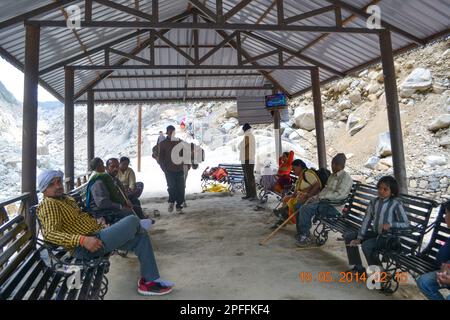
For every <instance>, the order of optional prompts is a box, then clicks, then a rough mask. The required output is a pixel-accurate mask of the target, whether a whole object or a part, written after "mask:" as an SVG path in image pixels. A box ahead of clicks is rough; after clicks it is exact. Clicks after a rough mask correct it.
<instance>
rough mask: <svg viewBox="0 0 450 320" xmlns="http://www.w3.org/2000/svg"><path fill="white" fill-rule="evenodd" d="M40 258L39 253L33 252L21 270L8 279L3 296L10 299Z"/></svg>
mask: <svg viewBox="0 0 450 320" xmlns="http://www.w3.org/2000/svg"><path fill="white" fill-rule="evenodd" d="M39 258H40V256H39V253H38V252H37V251H33V252H32V253H31V255H29V256H28V257H27V258H26V259H25V261H24V263H23V264H22V265H21V266H20V268H19V270H18V271H17V272H16V273H15V274H14V275H13V276H12V277H11V278H10V279H8V282H7V284H6V285H5V286H4V287H2V292H1V294H2V296H5V297H9V296H10V295H11V293H12V292H13V291H14V289H15V288H16V287H17V286H18V284H19V283H20V281H22V279H23V277H25V275H26V274H27V273H28V271H29V270H30V268H31V267H32V266H33V264H34V263H35V262H36V261H37V260H38V259H39Z"/></svg>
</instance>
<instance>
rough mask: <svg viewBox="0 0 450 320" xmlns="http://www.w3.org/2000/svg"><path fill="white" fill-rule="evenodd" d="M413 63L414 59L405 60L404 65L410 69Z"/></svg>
mask: <svg viewBox="0 0 450 320" xmlns="http://www.w3.org/2000/svg"><path fill="white" fill-rule="evenodd" d="M415 64H416V62H415V61H414V60H409V61H406V63H405V67H406V69H412V68H414V65H415Z"/></svg>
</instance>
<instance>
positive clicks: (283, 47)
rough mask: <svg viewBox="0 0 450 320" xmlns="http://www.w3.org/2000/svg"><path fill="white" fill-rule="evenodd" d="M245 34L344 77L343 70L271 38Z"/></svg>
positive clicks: (249, 33)
mask: <svg viewBox="0 0 450 320" xmlns="http://www.w3.org/2000/svg"><path fill="white" fill-rule="evenodd" d="M245 34H246V35H248V36H250V37H252V38H253V39H256V40H259V41H260V42H263V43H265V44H267V45H270V46H272V47H274V48H277V49H278V50H280V51H283V52H286V53H288V54H290V55H292V56H294V57H297V58H299V59H300V60H303V61H305V62H308V63H311V64H313V65H315V66H317V67H320V68H322V69H324V70H327V71H329V72H331V73H334V74H337V75H339V76H340V77H344V76H345V73H343V72H341V71H339V70H336V69H334V68H332V67H330V66H328V65H326V64H324V63H321V62H319V61H317V60H315V59H313V58H309V57H307V56H305V55H303V54H301V53H299V52H297V51H295V50H292V49H289V48H287V47H285V46H282V45H280V44H278V43H276V42H274V41H272V40H268V39H266V38H264V37H261V36H259V35H257V34H255V33H253V32H245ZM284 63H286V61H284V62H283V64H284Z"/></svg>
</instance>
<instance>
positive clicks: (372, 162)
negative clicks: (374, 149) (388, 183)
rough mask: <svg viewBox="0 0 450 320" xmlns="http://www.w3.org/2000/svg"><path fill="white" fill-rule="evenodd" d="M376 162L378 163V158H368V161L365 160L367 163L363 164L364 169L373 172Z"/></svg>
mask: <svg viewBox="0 0 450 320" xmlns="http://www.w3.org/2000/svg"><path fill="white" fill-rule="evenodd" d="M378 161H380V158H378V157H370V158H369V160H367V162H366V163H365V164H364V167H365V168H368V169H372V170H374V169H375V166H376V165H377V163H378Z"/></svg>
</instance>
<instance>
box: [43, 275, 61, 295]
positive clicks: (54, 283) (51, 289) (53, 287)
mask: <svg viewBox="0 0 450 320" xmlns="http://www.w3.org/2000/svg"><path fill="white" fill-rule="evenodd" d="M62 278H63V275H62V274H61V273H54V274H53V279H52V281H51V283H50V285H49V286H48V288H47V291H46V292H45V295H44V298H43V299H44V300H51V299H52V298H53V296H54V295H55V290H56V288H57V287H58V285H59V283H60V282H61V279H62Z"/></svg>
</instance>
